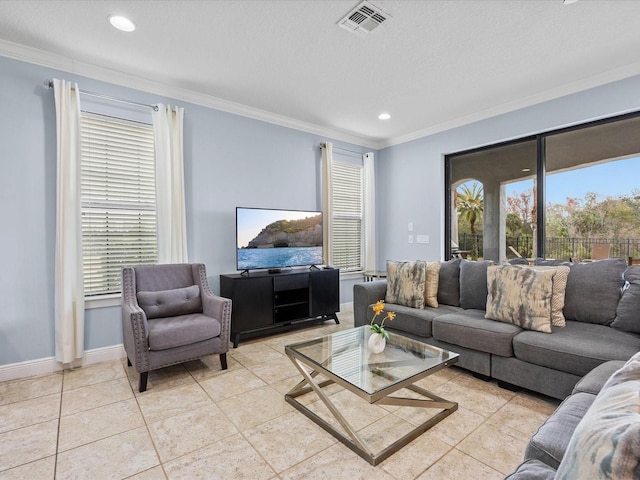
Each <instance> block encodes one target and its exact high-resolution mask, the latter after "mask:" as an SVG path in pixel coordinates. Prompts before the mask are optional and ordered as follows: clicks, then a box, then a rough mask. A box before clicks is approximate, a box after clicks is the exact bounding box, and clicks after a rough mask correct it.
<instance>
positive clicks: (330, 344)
mask: <svg viewBox="0 0 640 480" xmlns="http://www.w3.org/2000/svg"><path fill="white" fill-rule="evenodd" d="M371 334H372V332H371V329H370V328H369V327H368V326H367V325H365V326H362V327H357V328H353V329H351V330H343V331H340V332H336V333H332V334H330V335H325V336H324V337H319V338H315V339H313V340H307V341H304V342H299V343H294V344H292V345H287V346H286V347H285V353H286V354H287V356H288V357H289V359H290V360H291V361H292V362H293V364H294V365H295V367H296V368H297V370H298V371H299V372H300V374H301V375H302V376H303V377H304V379H303V380H302V381H301V382H300V383H298V384H297V385H296V386H295V387H293V388H292V389H291V390H290V391H289V392H288V393H287V394H285V400H286V401H287V402H288V403H290V404H291V405H293V406H294V407H295V408H296V409H298V410H299V411H300V412H302V413H303V414H305V415H306V416H307V417H309V418H310V419H311V420H313V421H314V422H316V423H317V424H318V425H320V426H321V427H322V428H324V429H325V430H326V431H327V432H329V433H331V434H332V435H333V436H334V437H336V438H337V439H338V440H340V441H341V442H342V443H344V444H345V445H346V446H348V447H349V448H351V450H353V451H354V452H356V453H357V454H358V455H360V456H361V457H362V458H364V459H365V460H367V461H368V462H369V463H370V464H371V465H377V464H378V463H380V462H382V461H383V460H384V459H386V458H387V457H389V456H390V455H392V454H393V453H395V452H397V451H398V450H399V449H400V448H402V447H403V446H405V445H406V444H407V443H409V442H411V441H412V440H413V439H415V438H417V437H418V436H419V435H421V434H422V433H424V432H425V431H427V430H428V429H429V428H431V427H432V426H434V425H435V424H436V423H438V422H440V421H441V420H442V419H444V418H446V417H448V416H449V415H451V414H452V413H453V412H455V411H456V410H457V409H458V404H457V403H456V402H450V401H447V400H445V399H443V398H440V397H438V396H436V395H434V394H433V393H431V392H429V391H427V390H425V389H424V388H421V387H418V386H417V385H415V382H416V381H418V380H420V379H422V378H424V377H426V376H428V375H431V374H432V373H435V372H437V371H438V370H442V369H443V368H445V367H448V366H450V365H452V364H454V363H456V362H457V361H458V354H457V353H453V352H449V351H447V350H442V349H440V348H437V347H433V346H431V345H428V344H426V343H423V342H420V341H418V340H414V339H412V338H409V337H405V336H403V335H400V334H396V333H390V334H389V335H390V338H389V340H388V341H387V346H386V348H385V349H384V351H383V352H382V353H378V354H374V353H371V352H370V351H369V350H368V346H367V341H368V339H369V336H370V335H371ZM333 383H335V384H338V385H340V386H342V387H344V388H345V389H346V390H348V391H349V392H351V393H353V394H355V395H357V396H358V397H360V398H362V399H363V400H366V401H367V402H369V403H371V404H375V405H396V406H410V407H422V408H432V409H435V410H439V411H438V412H435V413H434V415H433V416H431V417H430V418H429V419H428V420H426V421H425V422H423V423H422V424H420V425H418V426H417V427H415V428H414V429H413V430H411V431H410V432H408V433H406V434H405V435H404V436H402V437H401V438H400V439H398V440H396V441H394V442H393V443H392V444H390V445H388V446H387V447H385V448H384V449H383V450H382V451H380V452H377V453H374V452H373V451H372V450H371V448H370V447H369V446H368V445H367V443H366V442H365V441H364V439H363V438H362V436H361V435H359V434H358V432H357V431H356V430H355V429H354V428H353V427H352V426H351V424H350V423H349V421H348V420H347V419H346V418H345V416H343V415H342V413H341V412H340V411H339V410H338V408H337V407H336V406H335V404H334V403H333V402H332V401H331V395H327V394H325V392H323V390H322V389H323V388H324V387H326V386H328V385H331V384H333ZM401 389H407V390H410V391H412V392H415V393H416V394H417V395H414V396H416V397H418V398H407V397H404V396H393V395H392V394H394V393H396V392H398V391H399V390H401ZM310 392H315V393H316V394H317V396H318V397H319V398H320V400H322V402H323V403H324V405H325V406H326V407H327V408H328V409H329V411H330V412H331V414H332V415H333V416H334V417H335V419H336V420H337V421H338V423H339V424H340V425H341V426H342V428H343V429H344V432H342V431H340V430H339V429H337V428H335V427H334V426H333V425H332V424H331V423H329V422H328V421H327V420H325V419H324V418H322V417H320V416H319V415H318V414H316V413H315V412H313V411H312V410H310V409H309V408H308V407H307V406H305V405H303V404H302V403H300V402H299V401H298V400H297V397H299V396H301V395H304V394H307V393H310ZM398 393H400V392H398Z"/></svg>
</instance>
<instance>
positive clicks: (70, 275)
mask: <svg viewBox="0 0 640 480" xmlns="http://www.w3.org/2000/svg"><path fill="white" fill-rule="evenodd" d="M53 91H54V97H55V104H56V140H57V179H56V258H55V287H54V289H55V293H54V298H55V299H54V310H55V312H54V317H55V338H56V342H55V343H56V360H57V361H58V362H62V363H72V362H74V360H76V359H79V358H82V356H83V354H84V284H83V277H82V219H81V210H80V157H81V155H80V92H79V90H78V85H77V84H71V82H67V81H65V80H57V79H54V80H53Z"/></svg>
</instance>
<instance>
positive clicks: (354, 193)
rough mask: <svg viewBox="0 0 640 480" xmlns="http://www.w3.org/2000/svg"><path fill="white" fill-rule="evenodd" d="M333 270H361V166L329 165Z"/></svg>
mask: <svg viewBox="0 0 640 480" xmlns="http://www.w3.org/2000/svg"><path fill="white" fill-rule="evenodd" d="M331 168H332V170H331V175H332V198H333V219H332V228H331V240H332V243H333V265H332V266H333V267H336V268H340V269H341V270H342V271H357V270H362V211H363V208H362V165H355V164H351V163H343V162H336V161H334V162H333V163H332V167H331Z"/></svg>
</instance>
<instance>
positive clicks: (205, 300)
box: [202, 289, 231, 349]
mask: <svg viewBox="0 0 640 480" xmlns="http://www.w3.org/2000/svg"><path fill="white" fill-rule="evenodd" d="M202 313H203V314H204V315H206V316H207V317H212V318H215V319H216V320H218V321H219V322H220V339H221V340H222V344H223V345H225V346H226V347H227V349H228V348H229V339H230V337H231V300H230V299H228V298H224V297H219V296H217V295H214V294H213V293H212V292H211V291H210V290H209V289H203V292H202Z"/></svg>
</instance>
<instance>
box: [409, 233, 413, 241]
mask: <svg viewBox="0 0 640 480" xmlns="http://www.w3.org/2000/svg"><path fill="white" fill-rule="evenodd" d="M409 243H413V235H409Z"/></svg>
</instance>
